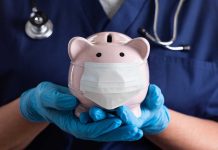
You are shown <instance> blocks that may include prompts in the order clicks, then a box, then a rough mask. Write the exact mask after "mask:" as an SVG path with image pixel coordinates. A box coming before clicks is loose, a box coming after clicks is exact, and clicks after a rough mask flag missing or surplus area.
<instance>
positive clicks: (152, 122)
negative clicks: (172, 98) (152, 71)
mask: <svg viewBox="0 0 218 150" xmlns="http://www.w3.org/2000/svg"><path fill="white" fill-rule="evenodd" d="M141 109H142V115H141V116H140V117H139V118H137V117H136V116H135V115H134V114H133V113H132V111H131V110H130V109H129V108H128V107H127V106H121V107H118V108H117V109H116V115H117V116H119V117H120V118H121V120H122V121H123V123H124V124H128V125H134V126H137V127H138V128H140V129H142V130H143V132H144V134H158V133H160V132H162V131H163V130H164V129H166V128H167V126H168V124H169V122H170V114H169V111H168V109H167V107H166V106H164V97H163V94H162V93H161V90H160V89H159V88H158V87H157V86H156V85H152V84H151V85H150V86H149V89H148V94H147V96H146V98H145V100H144V102H143V103H142V104H141ZM89 114H90V117H91V118H92V119H93V120H102V119H105V118H107V116H108V113H107V112H105V111H104V110H102V109H100V108H99V109H98V111H96V112H94V111H93V113H89ZM118 129H119V128H118ZM118 129H117V130H118Z"/></svg>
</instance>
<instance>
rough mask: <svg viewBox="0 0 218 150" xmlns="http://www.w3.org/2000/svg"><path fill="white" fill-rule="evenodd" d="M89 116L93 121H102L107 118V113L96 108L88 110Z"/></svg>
mask: <svg viewBox="0 0 218 150" xmlns="http://www.w3.org/2000/svg"><path fill="white" fill-rule="evenodd" d="M89 115H90V117H91V118H92V120H94V121H98V120H103V119H105V118H106V117H107V113H106V112H105V111H104V110H103V109H101V108H99V107H97V106H94V107H91V108H90V109H89Z"/></svg>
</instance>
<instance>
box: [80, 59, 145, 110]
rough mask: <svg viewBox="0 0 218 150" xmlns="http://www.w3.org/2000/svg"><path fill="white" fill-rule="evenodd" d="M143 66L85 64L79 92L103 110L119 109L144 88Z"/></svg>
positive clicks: (133, 64)
mask: <svg viewBox="0 0 218 150" xmlns="http://www.w3.org/2000/svg"><path fill="white" fill-rule="evenodd" d="M145 64H146V63H144V62H143V63H93V62H85V64H84V72H83V75H82V78H81V81H80V91H81V92H82V93H83V95H84V96H85V97H86V98H88V99H90V100H92V101H93V102H95V103H96V104H98V105H100V106H101V107H103V108H106V109H114V108H116V107H119V106H121V105H123V104H124V103H125V102H127V101H128V100H129V99H130V98H131V97H133V96H135V95H136V94H137V93H138V92H139V91H141V90H142V89H144V88H146V86H147V81H148V79H147V73H146V70H145V69H144V68H145Z"/></svg>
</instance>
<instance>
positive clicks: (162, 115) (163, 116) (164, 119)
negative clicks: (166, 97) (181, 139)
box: [143, 105, 170, 135]
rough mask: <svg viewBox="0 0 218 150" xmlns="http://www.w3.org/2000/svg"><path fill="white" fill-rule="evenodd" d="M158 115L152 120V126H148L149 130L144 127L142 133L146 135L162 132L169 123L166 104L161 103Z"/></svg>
mask: <svg viewBox="0 0 218 150" xmlns="http://www.w3.org/2000/svg"><path fill="white" fill-rule="evenodd" d="M158 113H159V116H158V117H157V119H155V120H152V122H153V124H155V125H153V126H150V128H149V130H148V127H146V129H145V130H143V131H144V134H147V135H155V134H160V133H161V132H163V131H164V130H165V129H166V128H167V127H168V126H169V123H170V113H169V110H168V108H167V107H166V106H164V105H163V107H162V108H161V111H159V112H158Z"/></svg>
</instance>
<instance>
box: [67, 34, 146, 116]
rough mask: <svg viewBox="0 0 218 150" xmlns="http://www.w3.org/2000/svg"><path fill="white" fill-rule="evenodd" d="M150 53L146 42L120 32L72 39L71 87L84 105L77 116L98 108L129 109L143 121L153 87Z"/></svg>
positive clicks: (70, 51) (70, 52)
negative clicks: (151, 82)
mask: <svg viewBox="0 0 218 150" xmlns="http://www.w3.org/2000/svg"><path fill="white" fill-rule="evenodd" d="M149 52H150V45H149V43H148V41H147V40H146V39H144V38H135V39H131V38H130V37H128V36H126V35H124V34H121V33H116V32H101V33H97V34H94V35H92V36H90V37H88V38H87V39H85V38H82V37H74V38H72V39H71V40H70V42H69V45H68V53H69V56H70V59H71V65H70V69H69V81H68V86H69V89H70V91H71V92H72V94H73V95H75V96H76V97H77V98H78V99H79V101H80V104H79V105H78V107H77V108H76V110H75V114H76V116H79V115H80V113H81V112H86V111H88V109H89V108H90V107H92V106H96V105H97V106H100V107H101V108H104V109H107V110H112V109H114V108H117V107H119V106H121V105H126V106H128V107H129V108H130V109H131V111H132V112H133V113H134V114H135V116H136V117H140V115H141V109H140V103H141V102H142V101H143V100H144V99H145V96H146V94H147V90H148V86H149V68H148V63H147V58H148V55H149Z"/></svg>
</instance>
